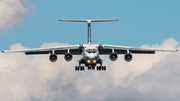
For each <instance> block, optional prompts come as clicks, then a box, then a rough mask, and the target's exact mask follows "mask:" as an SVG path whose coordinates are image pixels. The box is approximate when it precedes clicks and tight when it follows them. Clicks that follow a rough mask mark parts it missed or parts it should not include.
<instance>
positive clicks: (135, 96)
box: [0, 38, 180, 101]
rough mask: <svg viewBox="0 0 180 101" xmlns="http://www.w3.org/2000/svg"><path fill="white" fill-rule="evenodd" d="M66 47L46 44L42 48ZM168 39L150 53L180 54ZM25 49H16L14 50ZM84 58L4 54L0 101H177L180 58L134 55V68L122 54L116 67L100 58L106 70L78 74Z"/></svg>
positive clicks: (176, 46) (107, 60)
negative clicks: (173, 51)
mask: <svg viewBox="0 0 180 101" xmlns="http://www.w3.org/2000/svg"><path fill="white" fill-rule="evenodd" d="M56 45H66V44H62V43H58V42H55V43H44V44H43V45H42V46H41V47H53V46H56ZM178 45H179V42H177V41H175V40H174V39H173V38H169V39H167V40H165V41H164V42H163V44H162V45H158V44H155V45H151V46H150V45H142V47H148V48H153V47H155V48H173V49H180V48H179V46H178ZM20 48H25V47H23V46H22V45H21V44H14V45H12V46H11V49H20ZM80 58H81V56H74V58H73V60H72V61H71V62H66V61H65V60H64V56H58V61H57V62H56V63H51V62H50V61H49V56H48V55H35V56H25V55H24V54H23V53H16V54H15V53H12V54H2V53H1V54H0V61H1V64H0V81H1V83H0V100H2V101H8V100H9V101H61V100H65V101H72V100H73V101H80V100H87V101H102V100H103V101H120V100H122V101H164V100H171V101H179V100H180V97H179V94H180V88H179V84H180V80H179V77H180V69H179V67H180V53H179V52H175V53H162V52H157V53H156V54H155V55H133V60H132V62H130V63H127V62H125V61H124V59H123V58H124V57H123V55H119V58H118V60H117V61H116V62H112V61H110V60H109V57H108V56H102V57H101V58H102V59H103V60H104V61H103V63H104V65H106V66H107V71H105V72H98V71H88V70H85V71H84V72H76V71H75V70H74V66H76V65H78V59H80Z"/></svg>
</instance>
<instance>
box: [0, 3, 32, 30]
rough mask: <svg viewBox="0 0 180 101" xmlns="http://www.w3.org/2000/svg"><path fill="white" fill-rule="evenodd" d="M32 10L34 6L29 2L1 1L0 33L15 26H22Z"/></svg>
mask: <svg viewBox="0 0 180 101" xmlns="http://www.w3.org/2000/svg"><path fill="white" fill-rule="evenodd" d="M33 8H34V5H31V4H30V3H29V0H1V1H0V22H1V23H0V31H2V30H3V29H5V28H8V27H12V26H14V25H17V24H23V23H24V20H25V18H26V17H27V16H28V15H29V13H31V11H32V10H33Z"/></svg>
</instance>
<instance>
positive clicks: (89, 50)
mask: <svg viewBox="0 0 180 101" xmlns="http://www.w3.org/2000/svg"><path fill="white" fill-rule="evenodd" d="M86 52H88V53H96V52H97V50H96V49H87V51H86Z"/></svg>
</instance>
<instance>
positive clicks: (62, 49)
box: [2, 45, 82, 55]
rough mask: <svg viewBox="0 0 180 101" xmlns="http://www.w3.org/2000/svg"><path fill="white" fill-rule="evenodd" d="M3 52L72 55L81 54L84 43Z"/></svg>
mask: <svg viewBox="0 0 180 101" xmlns="http://www.w3.org/2000/svg"><path fill="white" fill-rule="evenodd" d="M2 52H3V53H15V52H25V54H26V55H36V54H51V53H55V54H57V55H58V54H66V53H71V54H72V55H81V53H82V45H67V46H58V47H48V48H36V49H23V50H11V51H2Z"/></svg>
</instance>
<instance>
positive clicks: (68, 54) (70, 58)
mask: <svg viewBox="0 0 180 101" xmlns="http://www.w3.org/2000/svg"><path fill="white" fill-rule="evenodd" d="M72 58H73V56H72V54H71V53H66V54H65V55H64V59H65V60H66V61H71V60H72Z"/></svg>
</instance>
